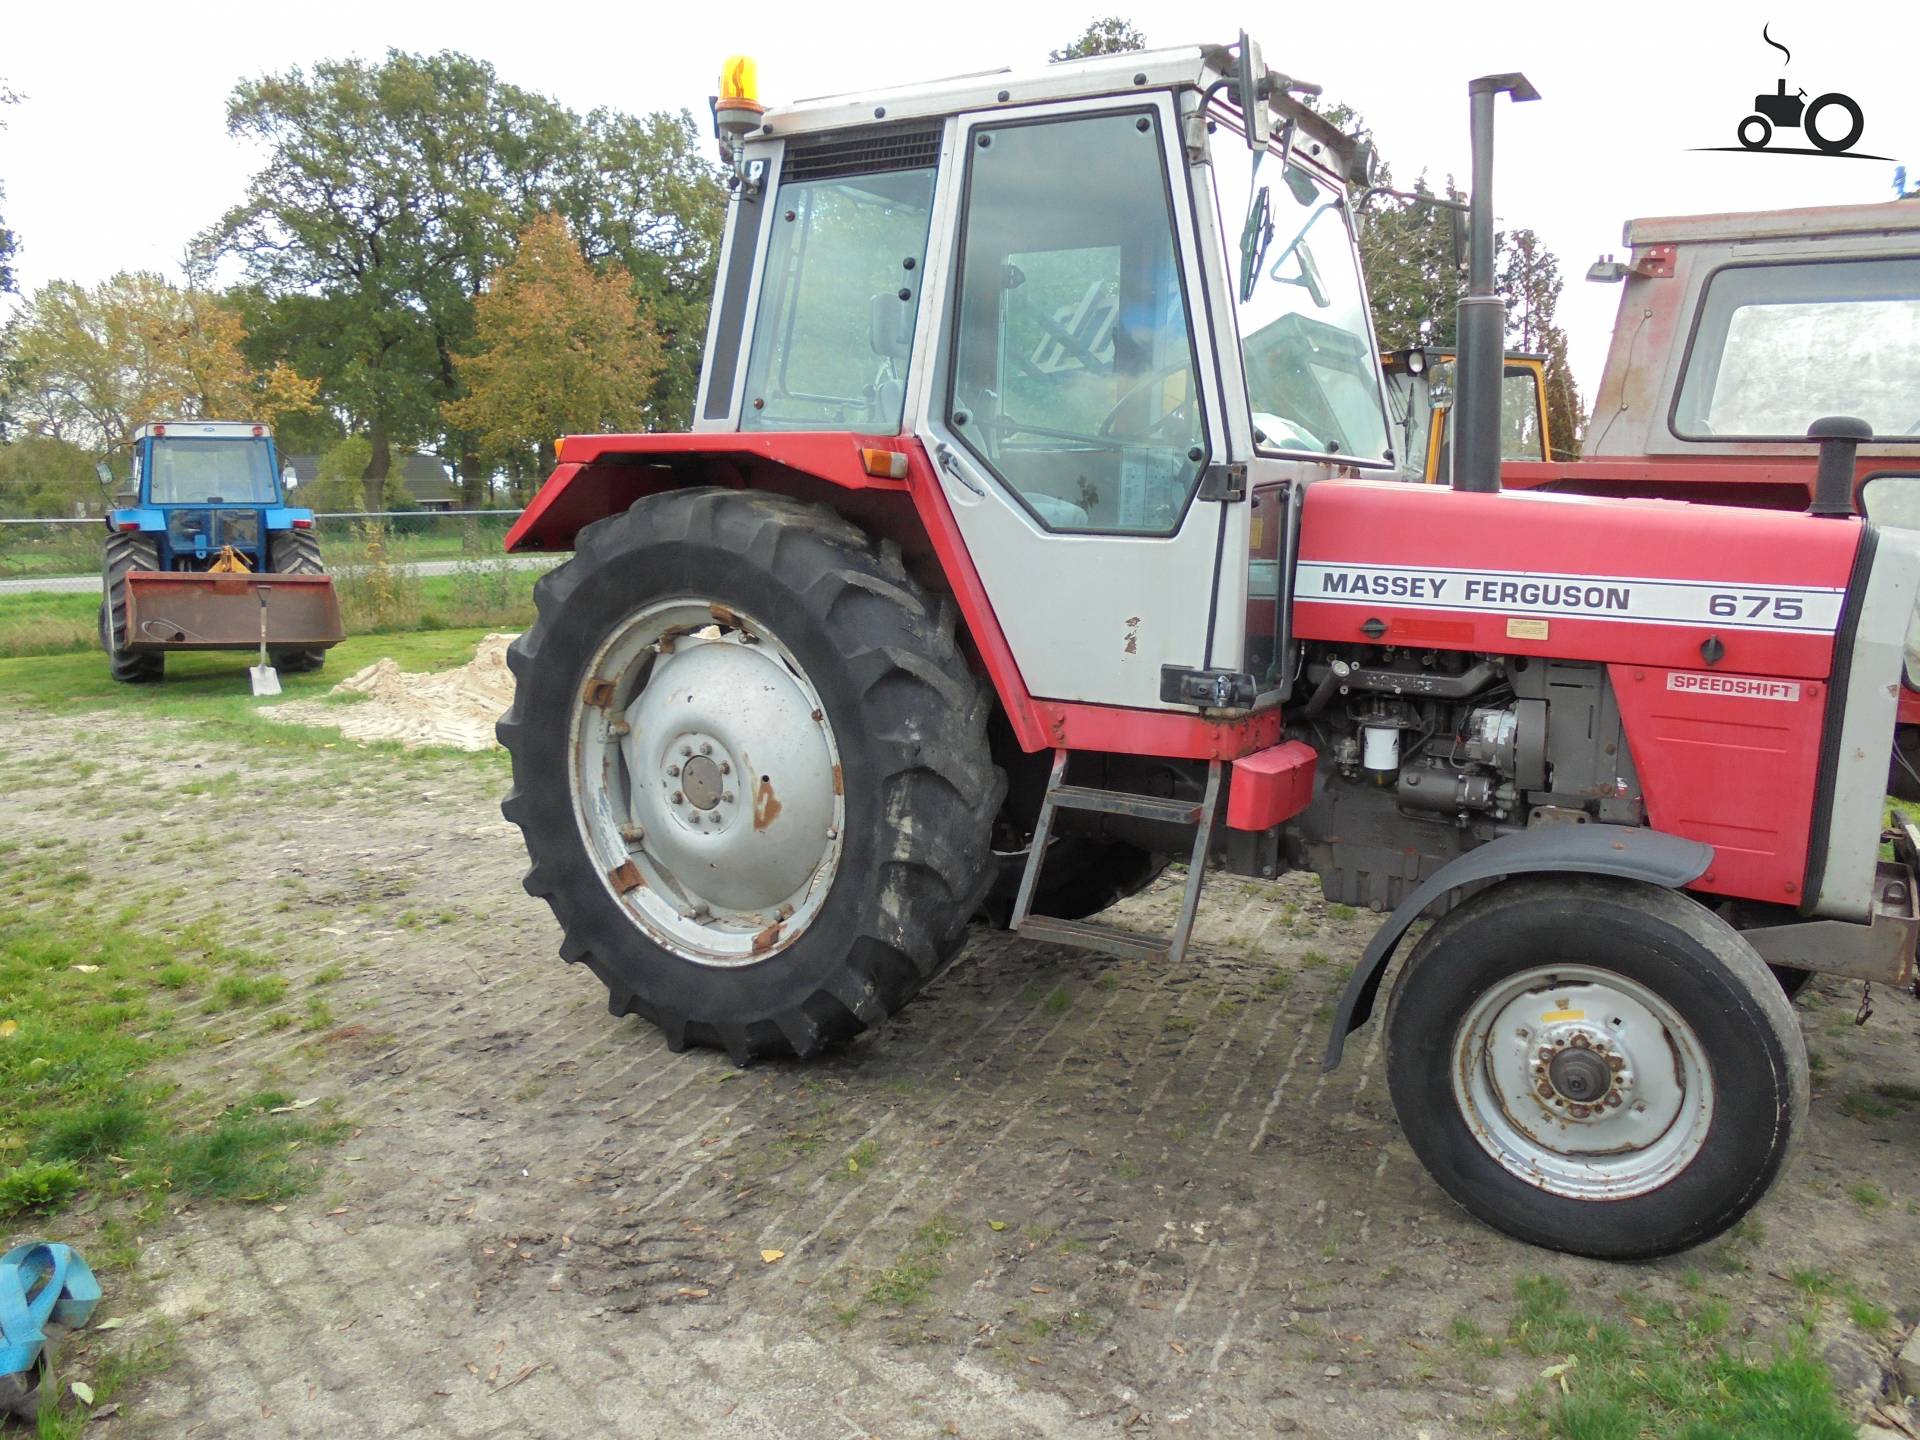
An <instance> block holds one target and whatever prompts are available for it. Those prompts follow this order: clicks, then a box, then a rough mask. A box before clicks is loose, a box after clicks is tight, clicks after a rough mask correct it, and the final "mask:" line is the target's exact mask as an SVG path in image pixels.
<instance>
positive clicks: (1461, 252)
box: [1447, 209, 1473, 270]
mask: <svg viewBox="0 0 1920 1440" xmlns="http://www.w3.org/2000/svg"><path fill="white" fill-rule="evenodd" d="M1447 215H1448V217H1449V219H1450V221H1451V225H1452V228H1451V230H1450V232H1449V233H1450V237H1451V239H1452V241H1453V268H1454V269H1456V270H1464V269H1465V268H1466V265H1467V256H1468V252H1469V251H1470V250H1471V249H1472V248H1473V247H1472V240H1471V235H1472V222H1471V221H1470V220H1469V219H1468V216H1467V212H1466V211H1464V210H1451V209H1450V210H1448V211H1447Z"/></svg>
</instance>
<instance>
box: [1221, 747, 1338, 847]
mask: <svg viewBox="0 0 1920 1440" xmlns="http://www.w3.org/2000/svg"><path fill="white" fill-rule="evenodd" d="M1319 763H1320V752H1319V751H1318V750H1315V749H1314V748H1313V747H1312V746H1311V745H1308V744H1306V743H1305V742H1303V741H1299V740H1289V741H1287V742H1286V743H1285V744H1284V745H1275V746H1273V747H1272V748H1271V749H1268V750H1262V751H1260V752H1258V753H1257V754H1253V755H1243V756H1241V757H1240V758H1239V759H1238V760H1236V761H1234V762H1233V786H1232V788H1231V789H1230V790H1228V792H1227V828H1228V829H1229V830H1271V829H1272V828H1273V827H1274V826H1276V825H1283V824H1285V823H1286V822H1287V821H1289V820H1291V819H1292V818H1293V817H1294V816H1296V815H1298V814H1299V813H1300V812H1301V811H1302V810H1304V809H1306V808H1307V806H1308V805H1310V804H1311V803H1312V802H1313V775H1314V771H1315V769H1316V768H1318V766H1319Z"/></svg>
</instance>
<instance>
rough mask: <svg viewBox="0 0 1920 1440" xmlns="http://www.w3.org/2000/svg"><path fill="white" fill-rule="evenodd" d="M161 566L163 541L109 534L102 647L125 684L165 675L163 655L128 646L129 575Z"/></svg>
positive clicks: (102, 596) (131, 534) (131, 533)
mask: <svg viewBox="0 0 1920 1440" xmlns="http://www.w3.org/2000/svg"><path fill="white" fill-rule="evenodd" d="M159 568H160V542H159V541H158V540H155V539H154V538H153V537H152V536H151V535H145V534H142V533H140V532H138V531H128V530H116V531H113V532H112V533H111V534H109V535H108V536H107V544H106V551H105V554H104V556H103V558H102V567H101V576H100V648H101V649H102V650H105V651H106V652H107V668H108V669H109V670H110V671H111V672H112V674H113V678H114V679H115V680H118V681H119V682H120V683H121V684H123V685H144V684H150V683H152V682H153V681H155V680H159V679H160V678H162V677H163V676H164V675H165V674H166V670H167V657H166V656H165V655H164V654H161V653H159V652H158V651H154V652H148V651H144V650H140V651H136V650H128V649H126V648H125V645H126V638H127V575H128V574H129V573H130V572H132V571H135V570H158V569H159Z"/></svg>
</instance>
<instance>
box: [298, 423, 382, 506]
mask: <svg viewBox="0 0 1920 1440" xmlns="http://www.w3.org/2000/svg"><path fill="white" fill-rule="evenodd" d="M372 458H373V446H372V444H371V443H369V442H368V440H367V437H366V436H364V435H348V436H345V437H344V438H343V439H341V440H340V441H339V442H338V443H337V444H335V445H334V446H333V448H332V449H330V450H328V451H327V452H326V453H325V454H323V455H321V457H320V465H319V468H318V470H317V471H316V472H315V474H314V477H313V493H312V494H310V495H309V494H306V493H305V492H302V496H301V500H300V503H301V504H303V505H308V506H311V507H312V508H313V509H315V510H321V511H327V512H330V513H333V514H340V513H342V512H348V511H353V510H358V509H359V508H360V500H361V496H362V494H363V492H362V490H361V477H362V476H363V475H365V474H366V473H367V462H368V461H370V460H371V459H372Z"/></svg>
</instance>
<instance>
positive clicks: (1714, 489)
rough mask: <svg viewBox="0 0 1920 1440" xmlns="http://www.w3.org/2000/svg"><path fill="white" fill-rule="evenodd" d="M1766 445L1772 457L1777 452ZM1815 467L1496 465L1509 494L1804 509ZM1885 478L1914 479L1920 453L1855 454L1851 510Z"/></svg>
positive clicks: (1733, 458)
mask: <svg viewBox="0 0 1920 1440" xmlns="http://www.w3.org/2000/svg"><path fill="white" fill-rule="evenodd" d="M1768 448H1769V449H1771V450H1773V451H1775V452H1777V451H1778V450H1779V449H1780V447H1778V446H1772V447H1768ZM1814 468H1815V462H1814V460H1813V459H1812V458H1811V457H1809V456H1801V455H1783V454H1779V453H1772V454H1758V455H1724V454H1723V455H1704V456H1701V457H1700V458H1699V459H1697V460H1695V459H1685V458H1668V459H1640V458H1637V457H1636V458H1616V457H1614V456H1611V455H1598V456H1592V457H1589V458H1586V459H1581V460H1508V461H1505V462H1503V463H1502V464H1501V466H1500V483H1501V485H1503V486H1504V487H1506V488H1507V489H1509V490H1551V491H1559V492H1562V493H1565V494H1569V495H1607V496H1613V497H1616V498H1620V499H1628V500H1686V501H1690V502H1692V503H1694V504H1704V505H1743V506H1751V507H1754V508H1756V509H1762V510H1805V509H1806V508H1807V507H1808V506H1809V505H1811V504H1812V503H1813V475H1814ZM1889 473H1891V474H1920V454H1916V455H1915V456H1914V457H1913V458H1912V459H1911V460H1910V461H1901V460H1892V459H1889V458H1888V457H1886V456H1884V455H1863V456H1859V457H1857V458H1856V459H1855V461H1854V467H1853V484H1854V505H1855V507H1856V508H1858V506H1859V497H1860V486H1861V484H1862V483H1863V482H1864V481H1866V480H1868V479H1870V478H1872V477H1873V476H1875V475H1886V474H1889Z"/></svg>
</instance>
